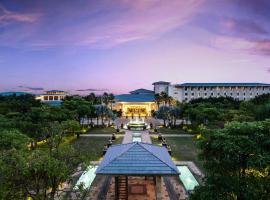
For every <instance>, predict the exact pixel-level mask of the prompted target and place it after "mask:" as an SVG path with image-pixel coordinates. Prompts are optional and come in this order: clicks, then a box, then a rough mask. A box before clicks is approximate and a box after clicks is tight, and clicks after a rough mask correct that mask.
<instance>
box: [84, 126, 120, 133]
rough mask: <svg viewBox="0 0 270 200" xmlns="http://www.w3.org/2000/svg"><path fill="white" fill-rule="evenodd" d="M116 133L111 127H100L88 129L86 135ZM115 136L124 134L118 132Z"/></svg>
mask: <svg viewBox="0 0 270 200" xmlns="http://www.w3.org/2000/svg"><path fill="white" fill-rule="evenodd" d="M112 133H116V130H115V128H113V127H106V128H101V127H95V128H90V129H89V131H88V132H87V134H112ZM117 134H124V132H119V133H117Z"/></svg>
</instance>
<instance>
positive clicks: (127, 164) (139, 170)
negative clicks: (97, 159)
mask: <svg viewBox="0 0 270 200" xmlns="http://www.w3.org/2000/svg"><path fill="white" fill-rule="evenodd" d="M96 174H103V175H105V174H106V175H141V176H144V175H177V174H179V171H178V169H177V167H176V166H175V164H174V163H173V161H172V159H171V157H170V155H169V154H168V151H167V149H166V148H165V147H161V146H157V145H153V144H146V143H141V142H134V143H129V144H120V145H113V146H111V147H110V148H109V149H108V151H107V153H106V154H105V157H104V159H103V161H102V162H101V164H100V165H99V167H98V169H97V170H96Z"/></svg>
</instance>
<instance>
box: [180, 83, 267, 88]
mask: <svg viewBox="0 0 270 200" xmlns="http://www.w3.org/2000/svg"><path fill="white" fill-rule="evenodd" d="M176 86H179V87H218V86H221V87H222V86H227V87H230V86H239V87H257V86H270V84H268V83H182V84H177V85H176Z"/></svg>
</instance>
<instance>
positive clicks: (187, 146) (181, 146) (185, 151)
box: [151, 136, 203, 171]
mask: <svg viewBox="0 0 270 200" xmlns="http://www.w3.org/2000/svg"><path fill="white" fill-rule="evenodd" d="M165 138H166V141H167V143H168V144H169V145H170V146H171V149H172V158H173V159H174V160H177V161H193V162H194V163H195V164H196V165H197V166H198V167H199V168H200V169H201V170H202V171H203V165H202V162H201V161H200V160H199V158H198V153H199V150H198V148H197V147H196V144H195V138H193V137H166V136H165ZM151 140H152V143H153V144H158V145H161V142H160V141H159V140H158V137H157V136H152V137H151Z"/></svg>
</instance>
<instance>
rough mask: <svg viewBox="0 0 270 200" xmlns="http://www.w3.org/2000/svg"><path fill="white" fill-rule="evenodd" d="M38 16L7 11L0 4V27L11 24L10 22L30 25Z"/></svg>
mask: <svg viewBox="0 0 270 200" xmlns="http://www.w3.org/2000/svg"><path fill="white" fill-rule="evenodd" d="M38 16H39V15H37V14H33V13H19V12H13V11H10V10H7V9H6V8H5V7H4V6H3V5H1V4H0V25H3V24H7V23H12V22H23V23H32V22H35V21H36V20H37V18H38Z"/></svg>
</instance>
